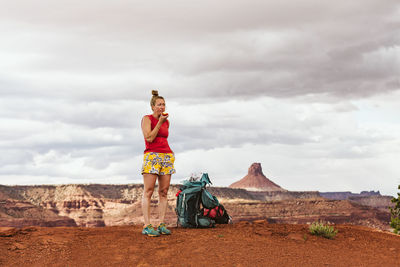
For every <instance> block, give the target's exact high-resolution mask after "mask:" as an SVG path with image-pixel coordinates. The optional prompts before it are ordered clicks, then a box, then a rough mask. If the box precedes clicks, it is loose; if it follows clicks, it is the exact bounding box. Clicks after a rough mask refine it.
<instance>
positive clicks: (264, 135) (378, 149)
mask: <svg viewBox="0 0 400 267" xmlns="http://www.w3.org/2000/svg"><path fill="white" fill-rule="evenodd" d="M399 17H400V6H399V3H398V1H394V0H391V1H385V3H384V4H383V3H380V2H377V1H373V0H364V1H352V2H349V3H334V2H330V3H327V2H321V1H317V0H306V1H300V2H296V3H294V2H293V1H288V0H285V1H279V2H277V1H256V0H251V1H218V2H215V1H206V2H204V1H203V2H201V3H200V2H199V3H195V2H184V1H168V2H165V1H157V2H142V1H122V0H117V1H112V2H110V1H90V0H89V1H85V2H82V1H80V2H78V1H61V2H60V1H57V2H54V1H49V0H43V1H36V2H31V1H9V2H6V3H3V4H2V9H1V10H0V22H1V23H0V31H1V32H2V35H1V37H0V59H1V60H0V96H1V99H0V148H1V150H2V151H4V153H5V154H6V155H4V153H3V155H2V156H0V176H1V177H2V179H3V178H4V177H8V176H9V177H13V178H4V179H8V180H7V181H11V180H10V179H16V181H20V182H21V183H23V182H24V181H25V182H26V181H32V180H33V181H41V182H42V181H51V182H54V179H53V178H52V177H57V181H60V180H62V181H71V179H72V180H78V181H80V179H86V180H85V181H91V179H93V181H100V180H101V181H106V180H107V179H114V180H115V179H116V180H118V179H119V180H118V181H127V180H128V179H133V178H132V177H137V176H138V175H137V173H138V169H139V168H140V157H141V154H142V151H143V149H144V144H143V136H142V133H141V130H140V119H141V117H142V116H143V115H144V114H147V113H150V112H151V111H150V108H149V104H148V102H149V99H150V90H151V89H155V88H158V89H159V91H160V94H161V95H163V96H165V97H166V100H167V109H168V111H169V112H170V114H171V118H170V120H171V136H170V143H171V146H172V148H173V149H174V151H175V152H176V153H177V154H178V157H177V164H178V167H179V168H180V174H178V176H179V177H183V176H184V175H186V174H188V173H190V171H191V169H196V168H209V169H210V170H211V171H214V172H216V173H218V175H221V176H223V177H225V178H226V177H228V176H237V175H238V173H239V172H240V170H241V169H244V170H247V167H248V166H247V165H246V166H245V164H250V163H251V162H247V160H254V161H257V162H258V161H264V162H267V163H268V164H270V165H272V166H274V165H276V166H277V168H275V169H274V168H272V169H271V171H272V172H275V175H276V173H279V172H282V175H287V177H288V178H287V179H288V180H287V181H290V179H295V180H296V179H297V178H299V177H298V176H296V175H298V174H297V173H300V172H304V175H303V176H302V179H305V180H307V179H308V177H315V176H314V175H316V174H314V173H313V172H312V171H310V170H308V169H307V168H309V166H310V165H313V164H317V165H318V166H321V167H320V168H317V170H316V173H318V175H322V176H323V177H325V176H326V177H330V176H329V174H327V173H324V169H323V168H322V167H326V169H327V170H328V171H329V172H332V176H334V175H339V174H342V172H343V173H345V172H346V171H349V172H351V171H354V169H352V168H351V167H349V166H352V163H353V162H357V168H361V166H362V165H363V164H364V163H368V164H370V161H372V160H373V159H376V162H377V165H376V166H374V171H376V170H379V168H380V167H381V168H384V169H385V170H387V169H390V168H388V166H389V167H390V166H391V164H392V161H391V160H388V158H389V155H390V156H394V157H396V156H397V155H398V153H399V152H398V151H397V150H396V149H391V147H396V144H397V143H396V136H397V135H396V133H398V127H397V126H396V125H398V123H399V121H398V119H397V118H398V117H399V116H397V115H396V114H398V112H399V110H398V108H397V107H398V105H397V102H396V99H398V96H399V95H398V91H399V89H400V80H399V77H400V75H399V74H400V31H399V29H400V27H399V26H400V19H399ZM363 101H364V102H363ZM387 103H390V109H389V108H388V104H387ZM372 107H376V108H372ZM377 111H379V112H377ZM395 115H396V116H395ZM389 119H390V120H389ZM277 148H279V149H277ZM241 151H243V155H245V156H242V155H241V153H242V152H241ZM179 155H182V156H183V157H185V156H186V155H188V156H187V158H185V159H184V164H182V163H179ZM205 155H206V156H205ZM232 155H235V157H233V156H232ZM277 159H280V160H279V161H278V160H277ZM300 159H301V160H300ZM181 160H183V159H181ZM303 160H304V161H303ZM181 162H182V161H181ZM232 162H235V166H234V167H232ZM241 162H244V163H241ZM342 164H343V165H342ZM287 166H293V170H295V171H296V172H295V171H293V172H290V171H288V170H289V169H290V168H288V167H287ZM338 166H339V167H338ZM278 167H279V168H278ZM335 167H338V168H339V169H338V170H336V169H335ZM390 170H391V169H390ZM371 173H372V172H371ZM394 174H396V171H394V170H391V171H387V175H388V176H389V177H391V178H390V179H392V180H391V181H393V177H394ZM363 175H368V174H363ZM371 175H372V174H371ZM18 177H20V178H18ZM32 177H36V178H32ZM82 177H85V178H82ZM110 177H111V178H110ZM343 177H346V179H348V178H349V179H350V177H349V176H348V175H346V174H343ZM225 178H221V179H225ZM35 179H36V180H35ZM310 179H311V178H310ZM291 181H293V180H291ZM343 181H344V178H343V180H341V181H339V182H342V183H343ZM288 183H289V184H290V182H288ZM311 183H312V181H311ZM371 184H372V183H371ZM321 185H323V183H321ZM352 186H354V185H352ZM385 186H386V187H385V188H388V187H389V185H388V184H385ZM367 189H371V188H367Z"/></svg>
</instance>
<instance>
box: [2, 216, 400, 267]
mask: <svg viewBox="0 0 400 267" xmlns="http://www.w3.org/2000/svg"><path fill="white" fill-rule="evenodd" d="M335 228H336V229H338V230H339V233H338V235H337V236H336V237H335V239H333V240H330V239H325V238H323V237H318V236H313V235H311V234H309V232H308V226H307V225H289V224H268V223H267V222H265V221H256V222H253V223H250V222H239V223H237V224H233V225H218V226H217V227H216V228H212V229H183V228H173V227H172V228H170V229H171V230H172V235H171V236H161V237H146V236H143V235H142V234H141V227H140V226H118V227H102V228H81V227H70V228H67V227H55V228H46V227H43V228H42V227H28V228H22V229H15V228H14V229H6V228H0V266H96V267H98V266H174V267H175V266H210V265H215V266H380V267H383V266H400V236H397V235H394V234H391V233H388V232H380V231H376V230H374V229H371V228H366V227H361V226H350V225H337V226H335Z"/></svg>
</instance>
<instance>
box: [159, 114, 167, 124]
mask: <svg viewBox="0 0 400 267" xmlns="http://www.w3.org/2000/svg"><path fill="white" fill-rule="evenodd" d="M168 116H169V114H167V115H165V116H164V115H163V114H162V113H161V115H160V119H159V121H160V122H161V123H163V122H164V121H166V120H167V118H168Z"/></svg>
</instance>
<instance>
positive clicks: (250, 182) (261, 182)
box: [229, 163, 287, 191]
mask: <svg viewBox="0 0 400 267" xmlns="http://www.w3.org/2000/svg"><path fill="white" fill-rule="evenodd" d="M229 187H230V188H242V189H246V190H249V191H287V190H286V189H283V188H282V187H280V186H279V185H277V184H275V183H274V182H272V181H271V180H269V179H268V178H267V177H266V176H265V175H264V174H263V172H262V168H261V163H253V164H251V166H250V168H249V173H248V174H247V175H246V176H245V177H243V179H241V180H240V181H237V182H235V183H233V184H231V185H230V186H229Z"/></svg>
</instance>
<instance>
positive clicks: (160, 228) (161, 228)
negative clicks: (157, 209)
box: [157, 223, 171, 235]
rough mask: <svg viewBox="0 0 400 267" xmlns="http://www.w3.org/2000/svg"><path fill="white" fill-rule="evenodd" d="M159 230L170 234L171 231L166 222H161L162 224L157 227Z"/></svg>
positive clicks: (161, 232)
mask: <svg viewBox="0 0 400 267" xmlns="http://www.w3.org/2000/svg"><path fill="white" fill-rule="evenodd" d="M157 231H158V232H159V233H160V234H162V235H170V234H171V231H170V230H168V229H167V227H166V226H165V223H160V225H159V226H158V227H157Z"/></svg>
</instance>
